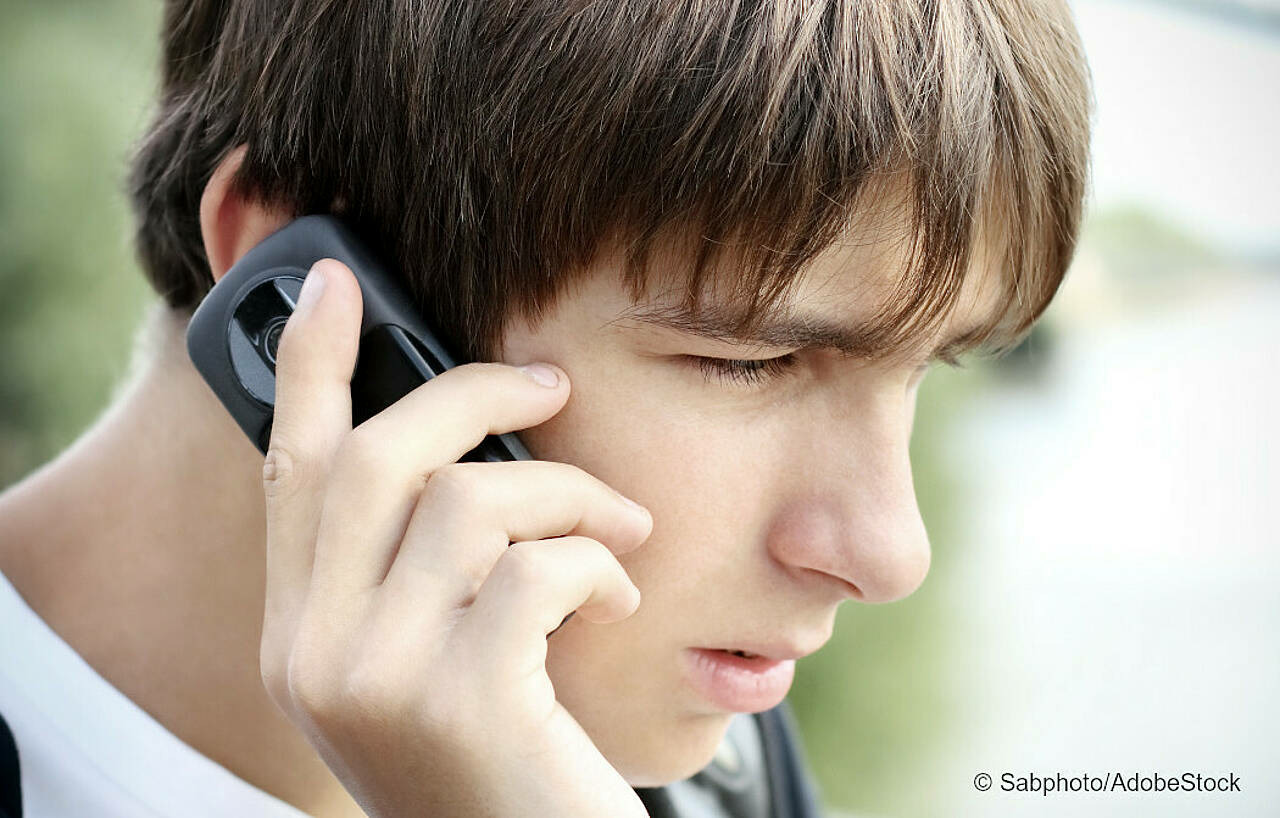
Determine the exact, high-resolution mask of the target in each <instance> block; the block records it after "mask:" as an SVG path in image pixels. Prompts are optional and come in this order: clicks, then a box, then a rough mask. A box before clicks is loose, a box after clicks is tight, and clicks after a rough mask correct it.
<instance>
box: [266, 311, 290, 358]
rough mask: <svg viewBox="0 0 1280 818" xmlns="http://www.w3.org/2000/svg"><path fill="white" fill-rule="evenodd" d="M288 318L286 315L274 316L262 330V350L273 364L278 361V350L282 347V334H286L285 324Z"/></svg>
mask: <svg viewBox="0 0 1280 818" xmlns="http://www.w3.org/2000/svg"><path fill="white" fill-rule="evenodd" d="M288 320H289V319H288V318H284V317H281V318H273V319H271V323H270V324H267V328H266V329H265V330H263V332H262V352H263V353H264V354H265V355H266V356H267V360H268V361H270V362H271V363H272V365H274V364H275V362H276V350H277V349H279V347H280V336H281V335H283V334H284V325H285V323H286V322H287V321H288Z"/></svg>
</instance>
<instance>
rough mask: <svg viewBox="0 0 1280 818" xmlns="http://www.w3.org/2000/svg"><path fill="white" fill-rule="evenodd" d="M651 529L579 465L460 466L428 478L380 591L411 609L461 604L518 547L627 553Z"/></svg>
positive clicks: (644, 514)
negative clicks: (550, 544)
mask: <svg viewBox="0 0 1280 818" xmlns="http://www.w3.org/2000/svg"><path fill="white" fill-rule="evenodd" d="M652 528H653V519H652V518H651V517H650V516H649V512H648V511H647V510H646V509H645V508H644V507H642V506H640V505H637V504H634V503H632V502H631V501H629V500H628V499H626V498H625V497H623V496H622V495H620V494H619V493H618V492H616V491H614V490H613V489H612V488H610V487H609V485H608V484H606V483H604V482H603V481H602V480H600V479H599V478H597V477H595V476H593V475H591V474H589V473H587V472H585V471H583V470H582V469H580V468H578V467H576V466H572V465H569V464H566V463H554V462H545V461H539V460H526V461H516V462H513V463H453V464H449V465H446V466H442V467H440V468H439V469H437V470H436V471H434V472H433V473H432V474H431V476H430V478H429V479H428V480H427V485H426V488H425V489H424V490H423V491H422V493H421V495H420V496H419V498H418V502H417V506H416V507H415V508H414V511H413V515H412V518H411V519H410V522H409V527H408V531H407V532H406V533H405V535H404V538H403V540H402V541H401V543H400V546H399V551H398V552H397V553H395V554H393V555H391V558H392V559H393V560H394V561H393V562H391V563H390V566H389V568H388V571H387V576H386V579H385V580H383V583H382V586H383V588H384V590H386V591H387V593H388V595H389V596H390V597H391V598H393V599H401V600H403V601H404V603H405V604H408V605H413V606H422V605H431V606H434V607H437V608H439V609H448V608H453V607H458V606H461V605H464V604H466V603H467V602H469V601H470V600H471V599H472V597H474V596H475V593H476V589H478V588H479V587H480V584H481V583H482V582H483V581H484V579H485V577H486V576H488V574H489V572H490V570H491V569H492V568H493V566H494V563H495V562H496V561H497V560H498V558H499V557H501V556H502V553H503V552H504V551H506V550H507V546H508V544H509V543H511V542H513V541H519V540H539V539H543V538H546V537H555V536H560V535H565V534H570V535H579V536H583V537H588V538H591V539H593V540H597V541H599V542H601V543H603V544H605V545H606V546H608V547H609V548H610V549H611V550H612V551H613V553H615V554H622V553H626V552H628V551H631V550H633V549H634V548H636V547H637V546H639V545H640V544H641V543H642V542H644V541H645V539H647V538H648V536H649V533H650V531H651V529H652Z"/></svg>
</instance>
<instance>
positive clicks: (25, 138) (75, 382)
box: [0, 2, 160, 486]
mask: <svg viewBox="0 0 1280 818" xmlns="http://www.w3.org/2000/svg"><path fill="white" fill-rule="evenodd" d="M159 10H160V9H159V4H156V3H141V2H131V3H118V2H117V3H89V2H84V3H28V4H5V5H3V6H0V76H3V77H4V81H3V82H2V83H0V180H3V182H2V185H3V186H2V187H0V292H3V293H4V297H3V298H2V299H0V350H3V354H2V355H0V486H4V485H8V484H9V483H11V482H14V481H15V480H17V479H18V478H20V477H21V476H22V475H24V474H25V473H27V472H28V471H30V470H31V469H33V468H35V467H36V466H37V465H39V464H40V463H42V462H44V461H46V460H48V459H49V458H50V457H52V456H53V455H55V454H56V453H57V452H58V451H60V450H61V449H63V448H65V447H66V445H67V444H68V443H70V442H71V441H72V440H73V439H74V438H75V436H76V435H77V434H78V433H79V432H80V431H81V430H82V429H83V428H84V427H85V426H86V425H87V424H88V423H89V422H90V421H91V420H92V419H93V418H94V416H95V415H96V414H97V413H98V412H99V411H100V409H101V408H102V406H103V405H104V404H105V403H106V401H107V399H108V397H109V395H110V393H111V389H112V386H113V384H114V383H115V382H116V381H117V380H118V379H119V377H120V376H121V374H122V373H123V372H124V369H125V365H126V363H127V361H128V356H129V347H130V338H131V334H132V328H133V327H134V326H135V324H136V323H137V320H138V317H139V315H140V312H141V309H142V307H143V304H144V303H145V302H146V300H147V299H148V294H149V292H150V291H149V289H148V288H147V286H146V284H145V281H144V280H143V279H142V277H141V275H140V274H139V273H138V272H137V268H136V266H135V264H134V262H133V258H132V251H131V248H130V229H131V228H130V218H129V214H128V209H127V206H126V203H125V199H124V196H123V194H122V192H121V180H122V178H123V168H124V162H125V159H126V157H127V155H128V150H129V146H130V142H131V140H132V139H133V138H134V137H135V135H136V134H138V133H139V132H140V131H141V128H142V125H143V122H144V117H145V111H146V105H147V103H148V101H149V99H150V96H151V92H152V81H153V80H152V60H153V58H154V55H155V53H156V44H155V39H156V36H155V32H156V30H157V26H158V15H159Z"/></svg>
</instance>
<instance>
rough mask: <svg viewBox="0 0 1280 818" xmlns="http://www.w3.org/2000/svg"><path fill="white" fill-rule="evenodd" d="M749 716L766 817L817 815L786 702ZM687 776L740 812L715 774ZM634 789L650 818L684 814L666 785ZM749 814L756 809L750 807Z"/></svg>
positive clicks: (732, 810) (810, 781)
mask: <svg viewBox="0 0 1280 818" xmlns="http://www.w3.org/2000/svg"><path fill="white" fill-rule="evenodd" d="M753 718H754V719H755V722H756V726H757V727H758V729H759V731H760V742H761V745H762V749H763V754H764V775H765V776H766V777H767V778H768V782H769V801H770V803H769V804H768V806H767V809H768V810H769V813H768V814H769V818H821V817H822V811H821V809H820V808H819V806H818V795H817V787H816V785H815V784H814V782H813V779H812V778H811V777H810V775H809V772H808V768H807V766H806V763H805V759H804V752H803V749H802V748H801V746H800V741H799V731H798V730H797V729H796V726H795V721H794V718H793V717H792V715H791V711H790V706H789V705H788V704H787V702H786V701H785V700H784V701H783V703H782V704H780V705H778V706H777V707H775V708H773V709H772V710H766V711H764V712H762V713H756V714H755V715H754V717H753ZM689 780H690V781H693V782H697V783H698V784H700V785H701V786H703V787H709V788H711V789H713V790H716V792H715V794H716V796H717V798H716V800H717V801H718V802H719V803H720V804H721V807H722V809H724V810H726V811H727V812H729V813H730V814H732V815H735V816H737V815H739V814H740V810H741V809H742V807H741V805H740V804H738V803H737V801H736V800H735V798H734V795H735V793H731V792H728V791H725V790H724V789H723V788H718V786H717V781H718V780H717V778H716V776H711V775H708V771H707V770H704V771H703V772H700V773H698V774H696V775H695V776H693V778H691V779H689ZM635 791H636V794H637V795H639V796H640V800H641V801H642V802H643V803H644V805H645V809H647V810H648V811H649V814H650V815H651V816H653V818H687V816H683V815H681V814H680V812H679V811H678V809H677V807H676V804H675V802H674V801H673V799H672V797H671V796H670V795H668V794H667V788H666V787H653V788H635ZM738 800H740V799H738ZM751 814H752V815H756V814H759V813H758V812H757V811H756V810H754V809H753V810H751Z"/></svg>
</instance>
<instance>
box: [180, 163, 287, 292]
mask: <svg viewBox="0 0 1280 818" xmlns="http://www.w3.org/2000/svg"><path fill="white" fill-rule="evenodd" d="M245 150H246V148H245V146H244V145H241V146H239V147H237V148H236V149H235V150H233V151H231V153H229V154H227V155H226V157H224V158H223V160H222V161H221V162H220V163H218V167H217V169H216V170H215V171H214V172H213V176H212V177H211V178H210V179H209V184H207V185H206V186H205V189H204V195H202V196H201V197H200V234H201V237H202V238H203V239H204V252H205V256H206V258H208V259H209V269H210V271H211V272H212V273H213V280H214V281H215V282H216V281H220V280H221V279H222V277H223V276H224V275H226V274H227V270H229V269H231V265H233V264H235V263H236V261H238V260H239V258H240V257H241V256H243V255H244V254H245V253H247V252H248V251H249V250H250V249H251V248H253V247H254V246H255V245H257V244H258V243H259V242H261V241H262V240H263V239H265V238H266V237H267V236H270V235H271V234H272V233H274V232H276V231H277V230H279V229H280V228H281V227H284V226H285V225H286V224H288V223H289V222H290V221H292V220H293V217H292V215H291V214H290V213H288V212H287V211H286V210H285V209H284V208H278V207H272V206H268V205H265V204H263V203H262V202H259V201H256V200H254V199H247V198H245V197H244V196H243V195H242V194H241V193H240V192H239V191H238V190H237V189H236V188H235V186H234V185H232V180H233V179H234V178H235V175H236V172H237V171H239V170H240V164H241V163H242V162H243V161H244V154H245Z"/></svg>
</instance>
